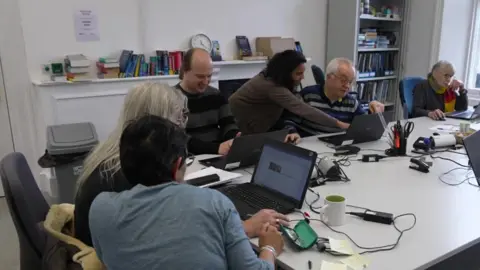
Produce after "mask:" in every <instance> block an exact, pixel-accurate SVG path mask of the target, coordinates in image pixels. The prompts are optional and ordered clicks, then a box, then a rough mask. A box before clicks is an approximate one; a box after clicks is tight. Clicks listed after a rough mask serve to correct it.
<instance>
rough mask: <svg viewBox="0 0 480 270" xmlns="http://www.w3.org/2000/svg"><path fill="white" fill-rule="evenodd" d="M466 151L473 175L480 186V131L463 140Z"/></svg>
mask: <svg viewBox="0 0 480 270" xmlns="http://www.w3.org/2000/svg"><path fill="white" fill-rule="evenodd" d="M463 144H464V145H465V150H466V151H467V155H468V158H469V159H470V164H471V166H472V170H473V173H474V174H475V177H476V178H477V182H478V184H479V185H480V151H478V145H480V131H477V132H475V133H473V134H472V135H470V136H468V137H467V138H465V139H463Z"/></svg>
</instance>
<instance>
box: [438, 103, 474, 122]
mask: <svg viewBox="0 0 480 270" xmlns="http://www.w3.org/2000/svg"><path fill="white" fill-rule="evenodd" d="M445 116H446V117H448V118H453V119H462V120H473V119H476V118H478V117H480V106H477V107H476V108H475V109H472V108H469V109H468V110H466V111H454V112H449V113H446V114H445Z"/></svg>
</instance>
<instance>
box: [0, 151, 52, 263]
mask: <svg viewBox="0 0 480 270" xmlns="http://www.w3.org/2000/svg"><path fill="white" fill-rule="evenodd" d="M0 178H1V180H2V185H3V189H4V191H5V197H6V199H7V204H8V209H9V211H10V215H11V216H12V220H13V223H14V225H15V229H16V231H17V235H18V240H19V243H20V269H21V270H31V269H41V265H42V254H43V248H44V246H45V241H46V233H45V232H44V231H43V230H42V228H41V225H40V222H42V221H43V220H44V219H45V216H46V215H47V212H48V209H49V206H48V204H47V201H46V200H45V198H44V197H43V195H42V193H41V192H40V189H39V188H38V185H37V183H36V182H35V178H34V177H33V175H32V171H31V170H30V167H29V166H28V164H27V160H26V159H25V156H24V155H23V154H21V153H10V154H8V155H7V156H5V157H4V158H3V159H2V161H1V162H0ZM5 244H6V243H5Z"/></svg>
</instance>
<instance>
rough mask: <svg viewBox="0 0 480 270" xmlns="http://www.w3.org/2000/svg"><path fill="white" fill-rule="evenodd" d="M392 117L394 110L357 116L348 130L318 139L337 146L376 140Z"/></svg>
mask: <svg viewBox="0 0 480 270" xmlns="http://www.w3.org/2000/svg"><path fill="white" fill-rule="evenodd" d="M392 119H393V112H384V113H377V114H365V115H359V116H355V118H353V121H352V124H350V127H349V128H348V129H347V131H346V132H343V133H341V134H327V135H321V136H320V137H318V139H319V140H320V141H323V142H326V143H330V144H333V145H335V146H340V145H349V144H356V143H364V142H372V141H376V140H379V139H380V138H381V137H382V135H383V133H384V132H385V128H386V127H387V124H388V122H390V120H392Z"/></svg>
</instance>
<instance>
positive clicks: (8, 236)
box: [0, 198, 20, 270]
mask: <svg viewBox="0 0 480 270" xmlns="http://www.w3.org/2000/svg"><path fill="white" fill-rule="evenodd" d="M0 244H1V246H0V269H2V270H19V269H20V260H19V252H18V249H19V247H18V238H17V232H16V231H15V226H14V225H13V222H12V218H11V217H10V213H9V211H8V206H7V202H6V200H5V198H0Z"/></svg>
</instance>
